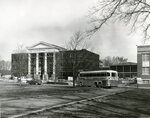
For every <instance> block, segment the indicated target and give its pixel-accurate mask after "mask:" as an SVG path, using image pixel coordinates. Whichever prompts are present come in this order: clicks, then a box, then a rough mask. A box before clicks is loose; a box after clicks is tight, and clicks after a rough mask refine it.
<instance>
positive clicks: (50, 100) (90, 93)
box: [0, 81, 124, 117]
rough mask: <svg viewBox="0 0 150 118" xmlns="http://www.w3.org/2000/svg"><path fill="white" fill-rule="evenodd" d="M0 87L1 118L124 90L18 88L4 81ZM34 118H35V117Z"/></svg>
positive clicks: (56, 87)
mask: <svg viewBox="0 0 150 118" xmlns="http://www.w3.org/2000/svg"><path fill="white" fill-rule="evenodd" d="M0 86H1V89H0V107H1V109H0V112H1V117H10V116H13V115H17V114H22V113H25V112H28V111H34V110H38V109H41V108H44V107H50V106H55V105H58V104H64V103H68V102H72V101H78V100H82V99H85V98H90V97H94V96H99V95H105V94H109V93H112V92H114V93H115V92H119V91H122V90H124V89H123V88H113V89H100V88H92V87H77V88H72V87H70V86H66V85H50V84H48V85H22V86H20V85H19V84H18V83H15V82H4V81H0ZM48 114H49V113H48ZM50 114H53V113H50ZM62 115H63V114H62ZM35 117H37V115H36V116H35Z"/></svg>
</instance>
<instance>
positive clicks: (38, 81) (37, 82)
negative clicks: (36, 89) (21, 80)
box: [27, 79, 42, 85]
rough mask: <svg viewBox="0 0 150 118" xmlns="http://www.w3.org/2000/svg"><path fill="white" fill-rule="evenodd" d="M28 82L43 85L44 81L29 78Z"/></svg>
mask: <svg viewBox="0 0 150 118" xmlns="http://www.w3.org/2000/svg"><path fill="white" fill-rule="evenodd" d="M27 83H28V84H30V85H41V84H42V81H41V80H38V79H32V80H27Z"/></svg>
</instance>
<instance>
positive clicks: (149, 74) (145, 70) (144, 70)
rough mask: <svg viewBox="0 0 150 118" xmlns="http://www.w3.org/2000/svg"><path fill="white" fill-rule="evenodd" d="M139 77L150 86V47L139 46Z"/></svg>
mask: <svg viewBox="0 0 150 118" xmlns="http://www.w3.org/2000/svg"><path fill="white" fill-rule="evenodd" d="M137 65H138V69H137V70H138V77H139V78H141V79H142V83H143V84H150V45H142V46H137Z"/></svg>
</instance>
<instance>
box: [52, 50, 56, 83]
mask: <svg viewBox="0 0 150 118" xmlns="http://www.w3.org/2000/svg"><path fill="white" fill-rule="evenodd" d="M55 76H56V53H55V51H54V52H53V79H54V81H56V77H55Z"/></svg>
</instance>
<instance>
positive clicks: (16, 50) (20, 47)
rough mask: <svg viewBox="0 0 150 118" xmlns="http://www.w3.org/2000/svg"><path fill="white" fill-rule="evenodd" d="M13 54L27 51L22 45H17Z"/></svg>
mask: <svg viewBox="0 0 150 118" xmlns="http://www.w3.org/2000/svg"><path fill="white" fill-rule="evenodd" d="M13 52H14V53H26V52H27V50H26V48H25V46H24V45H23V44H18V45H17V46H16V49H15V50H14V51H13Z"/></svg>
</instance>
